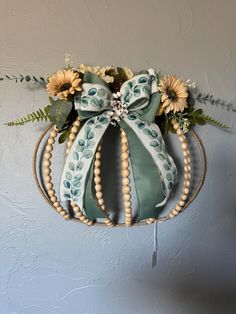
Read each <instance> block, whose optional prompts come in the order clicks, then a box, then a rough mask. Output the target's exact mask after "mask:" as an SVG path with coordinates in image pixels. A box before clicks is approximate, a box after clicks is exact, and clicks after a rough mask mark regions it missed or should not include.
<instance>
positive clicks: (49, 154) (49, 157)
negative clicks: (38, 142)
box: [44, 152, 52, 159]
mask: <svg viewBox="0 0 236 314" xmlns="http://www.w3.org/2000/svg"><path fill="white" fill-rule="evenodd" d="M51 157H52V154H51V153H49V152H46V153H45V154H44V159H51Z"/></svg>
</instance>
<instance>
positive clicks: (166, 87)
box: [157, 75, 188, 115]
mask: <svg viewBox="0 0 236 314" xmlns="http://www.w3.org/2000/svg"><path fill="white" fill-rule="evenodd" d="M158 90H159V92H160V93H161V106H160V108H159V110H158V113H157V115H160V114H162V112H163V111H165V113H168V112H170V111H173V112H174V113H175V112H179V111H180V112H183V111H184V109H185V108H187V107H188V104H187V98H188V92H187V86H186V84H185V83H184V82H183V81H181V80H180V79H178V78H177V77H176V76H174V75H166V76H164V77H163V78H162V79H161V80H160V83H159V86H158Z"/></svg>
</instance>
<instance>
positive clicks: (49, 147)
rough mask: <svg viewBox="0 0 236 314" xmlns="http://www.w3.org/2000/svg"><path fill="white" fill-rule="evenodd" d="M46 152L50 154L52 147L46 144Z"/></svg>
mask: <svg viewBox="0 0 236 314" xmlns="http://www.w3.org/2000/svg"><path fill="white" fill-rule="evenodd" d="M45 150H46V152H49V153H50V152H51V151H52V145H50V144H47V146H46V149H45Z"/></svg>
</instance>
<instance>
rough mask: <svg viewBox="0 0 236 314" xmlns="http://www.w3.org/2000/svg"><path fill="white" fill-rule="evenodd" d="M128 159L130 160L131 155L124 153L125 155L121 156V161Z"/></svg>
mask: <svg viewBox="0 0 236 314" xmlns="http://www.w3.org/2000/svg"><path fill="white" fill-rule="evenodd" d="M128 158H129V154H128V153H127V152H124V153H122V154H121V159H122V160H126V159H128Z"/></svg>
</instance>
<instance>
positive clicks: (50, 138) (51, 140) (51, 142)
mask: <svg viewBox="0 0 236 314" xmlns="http://www.w3.org/2000/svg"><path fill="white" fill-rule="evenodd" d="M54 143H55V138H53V137H49V139H48V144H50V145H53V144H54Z"/></svg>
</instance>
